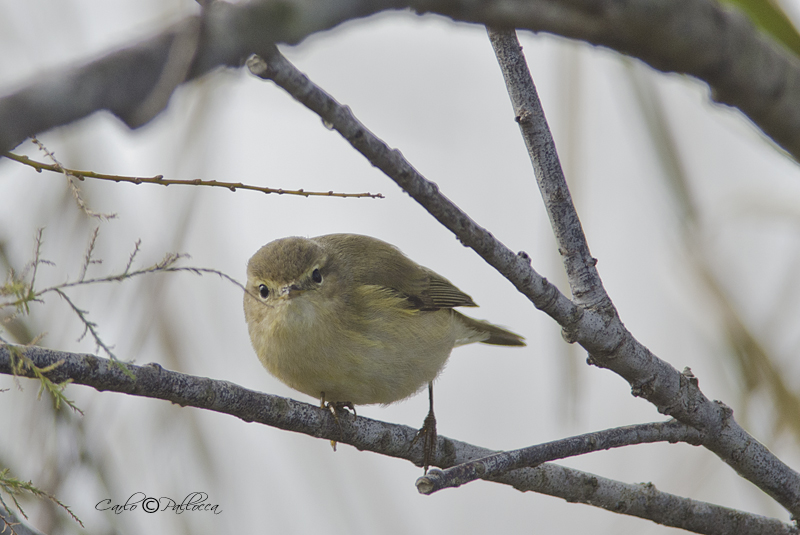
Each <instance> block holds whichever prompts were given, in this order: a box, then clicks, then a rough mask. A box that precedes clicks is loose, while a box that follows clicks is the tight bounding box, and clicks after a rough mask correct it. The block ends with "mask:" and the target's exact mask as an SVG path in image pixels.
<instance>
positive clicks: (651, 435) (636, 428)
mask: <svg viewBox="0 0 800 535" xmlns="http://www.w3.org/2000/svg"><path fill="white" fill-rule="evenodd" d="M702 439H703V437H702V435H701V434H700V432H699V431H698V430H697V429H695V428H694V427H690V426H688V425H686V424H684V423H681V422H679V421H677V420H670V421H668V422H651V423H648V424H638V425H628V426H625V427H615V428H613V429H604V430H603V431H595V432H593V433H586V434H583V435H578V436H574V437H568V438H562V439H559V440H554V441H552V442H547V443H545V444H536V445H535V446H529V447H527V448H521V449H518V450H513V451H501V452H499V453H494V454H492V455H489V456H488V457H483V458H482V459H476V460H474V461H469V462H467V463H464V464H458V465H456V466H453V467H451V468H448V469H446V470H431V471H429V472H428V473H427V474H425V475H424V476H422V477H420V478H419V479H417V483H416V485H417V490H418V491H419V492H420V493H421V494H433V493H434V492H437V491H440V490H442V489H446V488H453V487H459V486H461V485H463V484H465V483H469V482H471V481H475V480H476V479H489V480H491V479H492V478H494V477H497V476H498V475H500V474H505V473H507V472H510V471H511V470H516V469H518V468H523V467H526V466H538V465H540V464H542V463H545V462H548V461H555V460H558V459H566V458H567V457H575V456H576V455H584V454H586V453H591V452H594V451H601V450H609V449H612V448H621V447H623V446H632V445H634V444H651V443H653V442H669V443H671V444H675V443H677V442H686V443H687V444H692V445H694V446H699V445H700V444H702Z"/></svg>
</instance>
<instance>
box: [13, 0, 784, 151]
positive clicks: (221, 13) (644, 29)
mask: <svg viewBox="0 0 800 535" xmlns="http://www.w3.org/2000/svg"><path fill="white" fill-rule="evenodd" d="M403 8H412V9H414V10H416V11H417V12H419V13H437V14H440V15H444V16H447V17H450V18H452V19H453V20H456V21H464V22H475V23H480V24H488V25H491V26H495V27H501V28H518V29H527V30H532V31H545V32H550V33H553V34H557V35H563V36H565V37H570V38H574V39H581V40H584V41H587V42H589V43H593V44H597V45H602V46H607V47H609V48H612V49H614V50H617V51H619V52H622V53H624V54H628V55H631V56H633V57H636V58H639V59H642V60H643V61H645V62H647V63H648V64H650V65H651V66H653V67H655V68H656V69H659V70H662V71H665V72H679V73H686V74H690V75H692V76H695V77H697V78H699V79H700V80H702V81H704V82H706V83H707V84H709V86H710V88H711V92H712V97H713V98H714V99H715V100H717V101H718V102H721V103H724V104H728V105H731V106H735V107H737V108H739V109H740V110H741V111H742V112H744V113H745V115H747V116H748V117H749V118H750V119H751V120H752V121H753V122H754V123H755V124H756V125H757V126H758V127H759V128H761V130H763V131H764V132H765V133H766V134H767V135H768V136H770V137H771V138H772V139H773V140H775V142H776V143H778V145H780V146H781V147H783V148H784V149H786V150H787V151H788V152H789V153H790V154H792V155H793V156H794V157H795V159H798V160H800V60H798V58H797V57H795V56H793V55H792V54H791V53H789V52H788V51H786V50H785V49H783V48H782V47H780V46H779V45H777V44H776V43H775V42H773V41H772V40H771V39H770V38H768V37H766V36H764V35H762V34H760V33H759V32H758V31H757V30H756V29H755V28H754V27H753V25H752V23H750V21H749V20H748V19H747V18H746V17H745V16H744V15H742V14H741V13H739V12H736V11H733V10H730V9H725V8H723V7H722V6H720V5H719V4H718V3H717V2H715V1H714V0H603V1H597V0H537V1H528V0H503V1H501V0H491V1H485V2H473V1H471V0H415V1H411V2H401V1H398V0H349V1H346V2H344V1H342V2H322V3H319V2H314V1H313V0H252V1H251V2H248V3H244V4H237V5H231V4H226V3H224V2H209V3H208V6H207V7H206V8H205V10H204V15H203V16H202V17H188V18H187V19H186V20H184V21H183V22H181V23H179V24H176V25H174V26H173V27H171V28H169V29H167V30H166V31H164V32H163V33H161V34H160V35H157V36H155V37H153V38H150V39H148V40H145V41H143V42H141V43H139V44H136V45H134V46H131V47H129V48H126V49H124V50H120V51H117V52H113V53H110V54H108V55H106V56H104V57H102V58H100V59H98V60H95V61H93V62H91V63H88V64H87V65H85V66H83V67H78V68H73V69H67V70H63V71H61V72H54V73H48V74H47V75H46V76H44V77H43V78H41V79H40V80H39V81H36V82H33V83H32V84H30V85H29V86H28V87H25V88H23V89H21V90H19V91H18V92H16V93H14V94H11V95H8V96H6V97H4V98H2V99H0V152H5V151H7V150H10V149H12V148H13V147H15V146H16V145H18V144H19V143H20V142H22V141H23V140H24V139H25V138H26V137H28V136H31V135H34V134H37V133H40V132H44V131H47V130H49V129H51V128H53V127H55V126H59V125H64V124H68V123H70V122H73V121H76V120H78V119H80V118H82V117H85V116H87V115H89V114H91V113H93V112H95V111H98V110H103V109H106V110H109V111H111V112H112V113H113V114H115V115H116V116H118V117H120V118H121V119H122V120H123V121H125V122H126V123H127V124H128V125H129V126H131V127H134V126H139V125H140V124H142V123H143V122H145V121H146V120H149V119H150V118H152V116H153V115H154V114H155V113H157V112H158V111H159V110H160V109H161V107H163V106H164V105H165V104H166V103H167V100H168V97H169V94H168V93H169V91H171V90H173V89H174V87H176V86H177V84H178V83H180V82H182V81H186V80H191V79H193V78H196V77H198V76H201V75H203V74H205V73H206V72H208V71H210V70H212V69H214V68H216V67H219V66H234V67H238V66H240V65H241V64H242V63H243V61H244V60H245V59H246V58H247V57H248V56H249V55H250V54H252V53H257V54H261V55H263V54H264V52H265V46H268V45H269V44H271V43H288V44H294V43H297V42H299V41H301V40H302V39H304V38H305V37H307V36H309V35H311V34H313V33H315V32H319V31H322V30H326V29H330V28H332V27H334V26H336V25H338V24H340V23H342V22H344V21H347V20H353V19H357V18H361V17H365V16H368V15H371V14H374V13H378V12H380V11H386V10H392V9H403ZM191 47H194V49H191ZM176 58H177V59H176ZM176 64H177V65H178V67H179V68H177V69H174V67H175V65H176ZM165 70H170V73H168V74H169V75H165V74H164V73H165ZM173 70H175V71H177V72H179V73H180V74H181V77H178V78H177V79H176V77H175V75H174V72H173ZM154 95H155V96H154Z"/></svg>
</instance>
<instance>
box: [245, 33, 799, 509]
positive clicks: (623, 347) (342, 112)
mask: <svg viewBox="0 0 800 535" xmlns="http://www.w3.org/2000/svg"><path fill="white" fill-rule="evenodd" d="M516 46H517V52H519V50H518V49H519V45H516ZM248 66H249V67H250V70H251V71H252V72H253V73H254V74H256V75H258V76H261V77H262V78H268V79H271V80H273V81H275V83H277V84H278V85H279V86H281V87H282V88H283V89H285V90H286V91H287V92H289V93H290V94H291V95H292V96H293V97H294V98H295V99H297V100H298V101H299V102H301V103H302V104H304V105H305V106H307V107H308V108H309V109H311V110H312V111H314V112H316V113H317V114H319V115H320V117H322V119H323V120H325V121H327V122H328V123H329V124H331V125H333V128H334V129H335V130H336V131H338V132H339V133H340V134H341V135H342V136H343V137H344V138H345V139H347V140H348V141H349V142H350V143H351V145H352V146H353V147H354V148H355V149H356V150H358V151H359V152H361V153H362V154H363V155H364V156H365V157H367V159H369V161H370V162H371V163H372V164H373V165H375V166H376V167H378V168H379V169H381V171H383V172H384V173H386V174H387V176H389V178H391V179H392V180H394V181H395V182H396V183H397V184H398V185H399V186H400V187H401V188H403V189H404V190H405V191H406V192H407V193H408V194H409V195H411V197H413V198H414V200H416V201H417V202H418V203H420V204H421V205H422V206H423V207H425V209H426V210H428V212H430V213H431V215H433V216H434V217H435V218H436V219H437V220H438V221H439V222H440V223H442V224H443V225H444V226H445V227H447V228H448V229H450V230H451V231H452V232H453V233H454V234H455V235H456V236H457V237H458V239H459V240H460V241H461V242H462V243H463V244H464V245H466V246H468V247H471V248H472V249H474V250H475V251H476V252H477V253H478V254H479V255H480V256H481V257H482V258H483V259H484V260H486V262H487V263H488V264H489V265H491V266H493V267H494V268H495V269H497V271H499V272H500V273H501V274H502V275H503V276H505V277H506V278H507V279H508V280H509V281H511V282H512V283H513V284H514V286H516V287H517V289H518V290H519V291H520V292H521V293H522V294H524V295H525V296H526V297H528V299H530V300H531V302H533V304H534V306H536V308H539V309H540V310H542V311H544V312H546V313H547V314H548V315H550V316H551V317H552V318H553V319H555V320H556V321H557V322H558V323H559V324H560V325H561V326H562V328H563V331H564V333H565V336H567V337H568V338H569V339H570V340H571V341H577V342H578V343H580V345H581V346H583V347H584V348H585V349H586V350H587V351H588V352H589V355H590V356H591V359H592V360H591V362H592V363H593V364H596V365H598V366H603V367H607V368H609V369H611V370H612V371H614V372H616V373H618V374H619V375H621V376H622V377H623V378H625V379H626V380H627V381H628V382H629V383H630V384H631V391H632V393H633V395H635V396H639V397H643V398H645V399H647V400H648V401H650V402H651V403H653V404H654V405H656V407H657V408H658V410H659V412H661V413H663V414H668V415H670V416H673V417H675V418H676V419H678V420H680V421H682V422H684V423H686V424H689V425H691V426H693V427H696V428H697V429H698V430H700V431H701V432H702V433H703V434H704V437H705V440H704V442H703V445H704V446H705V447H707V448H708V449H709V450H711V451H713V452H714V453H716V454H717V455H718V456H719V457H720V458H722V459H723V460H724V461H725V462H726V463H728V464H729V465H730V466H732V467H733V468H734V469H735V470H736V471H737V472H738V473H739V474H740V475H741V476H742V477H744V478H746V479H748V480H749V481H751V482H752V483H754V484H755V485H756V486H758V487H759V488H761V489H762V490H763V491H764V492H766V493H767V494H769V495H770V496H772V497H773V498H774V499H775V500H776V501H778V503H780V504H781V505H783V506H784V507H785V508H786V509H788V510H789V511H790V512H791V513H792V514H793V515H795V517H798V518H800V474H798V473H797V472H795V471H794V470H792V469H791V468H790V467H789V466H787V465H786V464H785V463H783V462H782V461H781V460H780V459H778V458H777V457H776V456H775V455H773V454H772V452H770V451H769V450H768V449H767V448H766V447H764V445H763V444H761V443H760V442H758V441H757V440H756V439H755V438H753V437H752V436H750V435H749V434H748V433H747V432H746V431H745V430H744V429H742V428H741V426H739V424H738V423H736V421H735V420H734V419H733V411H732V410H731V409H730V408H728V407H727V406H725V405H724V404H723V403H720V402H717V401H715V402H712V401H711V400H709V399H708V398H707V397H705V395H703V393H702V392H701V391H700V388H699V387H698V381H697V379H696V378H695V377H694V375H692V374H691V371H690V370H688V369H687V370H685V371H684V373H680V372H678V371H677V370H676V369H675V368H673V367H672V366H671V365H670V364H669V363H667V362H664V361H663V360H661V359H659V358H658V357H656V356H655V355H654V354H653V353H652V352H651V351H650V350H649V349H647V348H646V347H645V346H643V345H642V344H641V343H640V342H639V341H638V340H636V339H635V338H634V337H633V335H632V334H631V333H630V332H629V331H628V330H627V329H626V328H625V326H624V325H623V324H622V322H621V321H620V319H619V317H618V315H617V313H616V309H614V306H613V304H612V303H611V302H610V300H609V299H608V296H607V295H605V292H604V291H603V292H602V293H601V294H599V295H600V297H601V299H600V302H599V303H598V302H591V303H583V304H581V305H580V306H578V305H576V304H574V303H572V302H571V301H570V300H569V299H568V298H567V297H566V296H564V295H563V294H562V293H561V292H559V291H558V289H557V288H556V287H555V286H553V285H552V284H550V283H549V282H548V281H547V280H546V279H545V278H544V277H542V276H541V275H539V274H538V273H537V272H536V271H535V270H534V269H533V268H532V267H531V265H530V259H529V258H528V256H527V255H526V254H525V253H520V254H517V255H515V254H514V253H513V252H511V251H510V250H509V249H508V248H507V247H506V246H505V245H503V244H502V243H501V242H500V241H498V240H497V239H495V238H494V237H493V236H492V235H491V233H490V232H489V231H487V230H486V229H484V228H483V227H480V226H479V225H478V224H477V223H475V222H474V221H473V220H472V219H470V217H469V216H468V215H467V214H465V213H464V212H463V211H461V209H459V208H458V207H457V206H456V205H455V204H453V203H452V201H450V200H449V199H447V197H445V196H444V195H442V194H441V193H440V192H439V191H438V188H437V187H436V185H435V184H433V183H432V182H430V181H428V180H427V179H426V178H425V177H423V176H422V175H421V174H420V173H419V172H418V171H417V170H416V169H414V167H413V166H412V165H411V164H410V163H409V162H408V161H407V160H405V158H403V156H402V154H400V152H399V151H397V150H391V149H390V148H389V147H388V146H387V145H386V144H385V143H384V142H383V141H381V140H380V139H379V138H377V137H376V136H375V135H374V134H373V133H372V132H370V131H369V130H368V129H367V128H366V127H365V126H364V125H363V124H361V123H360V122H359V121H358V120H357V119H356V118H355V117H354V116H353V114H352V112H351V111H350V109H349V108H347V107H346V106H342V105H341V104H339V103H338V102H336V100H334V99H333V98H332V97H331V96H330V95H328V94H327V93H325V91H323V90H322V89H321V88H319V87H317V86H316V85H314V84H313V83H312V82H311V81H310V80H309V79H308V78H307V77H306V76H305V75H304V74H302V73H301V72H300V71H298V70H297V69H296V68H295V67H294V66H293V65H292V64H291V63H289V61H288V60H286V58H284V57H283V56H282V55H280V53H279V52H278V51H277V49H273V51H272V52H271V53H270V55H269V56H268V57H267V58H265V59H261V58H258V57H254V58H251V59H250V61H249V62H248ZM517 66H519V65H517ZM525 69H526V71H527V67H525ZM528 77H530V74H528ZM531 87H532V82H531ZM534 91H535V89H534ZM530 105H531V106H532V104H530ZM515 108H516V105H515ZM517 115H518V116H519V117H524V118H525V122H526V123H528V122H530V124H528V125H525V124H522V123H521V124H520V126H521V127H523V128H533V129H538V132H540V133H541V131H542V130H543V129H545V130H546V129H547V126H546V124H538V125H534V122H535V121H536V119H537V117H538V119H540V120H543V119H544V115H543V113H542V112H541V106H539V111H538V112H536V111H535V110H533V109H532V108H528V109H526V110H525V112H524V114H523V113H522V112H520V113H517ZM536 150H537V151H543V152H547V151H545V149H542V148H541V147H539V148H537V149H536ZM548 151H549V153H550V154H552V155H553V156H555V148H554V147H552V148H551V149H548ZM537 165H538V164H537ZM543 165H544V166H545V167H547V166H552V165H553V162H552V161H548V162H547V163H544V164H543ZM555 165H559V164H558V162H557V161H556V162H555ZM537 178H538V177H537ZM545 178H546V180H554V177H552V176H549V175H548V176H547V177H545ZM561 179H562V180H563V174H562V176H561ZM541 187H542V188H543V189H548V190H553V189H555V188H560V186H558V185H555V184H541ZM568 193H569V192H568V191H567V197H566V198H564V197H563V196H562V197H558V195H559V194H554V195H553V196H552V197H546V198H547V199H548V200H547V201H546V203H545V204H546V205H548V211H550V209H551V204H553V203H556V204H557V209H558V210H572V211H573V212H574V208H573V207H572V205H571V202H570V201H569V196H568ZM561 194H563V191H562V192H561ZM551 219H553V217H552V216H551ZM556 219H557V220H558V221H561V222H560V223H558V225H561V224H562V223H564V222H565V221H566V222H578V219H577V214H575V215H574V217H566V218H562V217H561V216H557V217H556ZM561 234H562V236H570V237H571V238H572V239H573V241H569V242H565V245H561V248H562V249H566V248H569V249H575V248H577V250H576V251H575V253H571V254H569V255H568V256H570V258H572V257H574V258H577V259H578V260H579V261H583V262H585V263H586V266H585V267H583V268H580V269H577V268H576V271H577V272H579V273H582V274H583V275H582V276H587V275H586V274H589V275H588V276H589V277H597V275H596V270H595V268H594V265H593V264H594V261H593V259H592V258H591V255H590V254H589V253H588V247H587V246H586V241H585V238H583V236H582V231H580V229H578V231H577V232H576V231H575V229H573V228H565V229H563V231H561ZM567 261H568V262H573V260H570V259H568V260H567ZM592 273H593V274H592ZM598 280H599V278H598ZM570 283H571V284H575V283H573V281H572V280H571V281H570ZM578 284H583V282H580V283H578ZM601 289H602V287H601ZM595 295H597V294H595Z"/></svg>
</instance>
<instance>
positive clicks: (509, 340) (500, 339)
mask: <svg viewBox="0 0 800 535" xmlns="http://www.w3.org/2000/svg"><path fill="white" fill-rule="evenodd" d="M453 313H454V314H457V316H458V318H459V319H460V320H461V322H462V323H463V324H464V325H466V326H467V327H468V328H470V329H472V330H474V331H477V332H479V333H482V334H485V335H486V336H487V337H486V338H485V339H483V340H480V342H481V343H482V344H491V345H495V346H524V345H525V338H523V337H522V336H520V335H518V334H516V333H512V332H511V331H509V330H506V329H503V328H502V327H498V326H497V325H494V324H491V323H489V322H488V321H483V320H476V319H474V318H470V317H469V316H465V315H464V314H462V313H460V312H458V311H456V310H454V311H453Z"/></svg>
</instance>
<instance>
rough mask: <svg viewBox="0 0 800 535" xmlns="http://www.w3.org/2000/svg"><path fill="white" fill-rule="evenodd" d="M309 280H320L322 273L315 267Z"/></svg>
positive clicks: (319, 281) (318, 281)
mask: <svg viewBox="0 0 800 535" xmlns="http://www.w3.org/2000/svg"><path fill="white" fill-rule="evenodd" d="M311 280H313V281H314V282H316V283H317V284H319V283H321V282H322V273H320V272H319V270H318V269H315V270H314V271H312V272H311Z"/></svg>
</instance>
